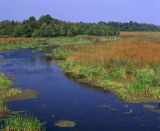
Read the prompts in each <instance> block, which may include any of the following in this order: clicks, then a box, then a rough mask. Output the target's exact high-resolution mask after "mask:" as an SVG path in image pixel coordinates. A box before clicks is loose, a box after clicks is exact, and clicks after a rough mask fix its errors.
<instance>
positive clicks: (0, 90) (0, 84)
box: [0, 73, 22, 98]
mask: <svg viewBox="0 0 160 131" xmlns="http://www.w3.org/2000/svg"><path fill="white" fill-rule="evenodd" d="M12 85H13V82H12V81H11V80H10V79H9V78H8V77H7V76H6V75H4V74H2V73H0V98H5V97H9V96H13V95H18V94H21V93H22V90H21V89H18V88H11V86H12Z"/></svg>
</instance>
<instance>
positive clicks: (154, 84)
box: [60, 61, 160, 101]
mask: <svg viewBox="0 0 160 131" xmlns="http://www.w3.org/2000/svg"><path fill="white" fill-rule="evenodd" d="M113 63H114V62H113V61H112V65H113V66H108V65H107V66H99V65H97V66H87V65H83V64H80V63H77V62H71V61H64V62H62V63H61V64H60V65H61V67H62V69H63V71H64V72H65V73H67V74H69V75H70V76H72V77H75V78H77V79H78V80H81V82H87V83H89V84H91V85H94V86H97V87H99V88H101V89H104V90H110V91H112V92H114V93H116V94H117V95H118V96H119V97H120V98H121V99H123V100H126V101H145V100H148V101H154V100H155V101H156V100H158V99H159V98H160V88H159V87H160V71H159V68H160V66H157V67H156V68H153V67H152V66H150V67H146V68H140V67H134V70H132V71H130V70H129V69H128V68H127V67H128V66H129V65H130V64H131V63H129V62H124V61H123V62H122V61H121V62H120V61H117V62H116V63H119V64H115V63H114V64H115V66H114V64H113ZM110 64H111V63H110ZM116 65H117V66H116ZM132 66H134V65H132ZM132 66H131V67H132ZM128 75H130V76H131V77H132V79H131V80H129V81H127V80H125V79H124V80H123V78H126V77H127V76H128Z"/></svg>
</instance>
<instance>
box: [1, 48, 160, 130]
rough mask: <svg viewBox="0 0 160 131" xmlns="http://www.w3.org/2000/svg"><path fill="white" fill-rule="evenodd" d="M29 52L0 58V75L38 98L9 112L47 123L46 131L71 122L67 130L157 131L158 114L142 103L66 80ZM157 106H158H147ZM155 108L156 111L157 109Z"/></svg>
mask: <svg viewBox="0 0 160 131" xmlns="http://www.w3.org/2000/svg"><path fill="white" fill-rule="evenodd" d="M31 52H32V51H31V50H29V49H25V50H21V51H12V52H11V53H10V52H9V53H6V54H3V55H0V57H3V59H5V60H6V62H5V63H3V64H1V67H2V68H3V72H5V73H7V74H12V75H14V76H15V78H14V82H15V83H16V85H15V86H16V87H21V88H24V89H26V88H33V89H34V90H37V91H38V92H39V97H38V99H32V100H24V101H17V102H10V103H9V107H10V109H12V110H25V111H27V112H28V113H29V114H32V115H34V116H37V117H38V118H39V119H40V120H42V121H43V122H47V124H46V126H47V130H48V131H51V130H54V131H59V130H64V131H66V129H62V128H58V127H56V126H54V122H56V121H57V120H61V119H65V120H72V121H75V122H76V123H77V125H76V127H74V128H70V129H69V131H125V130H127V131H159V130H160V127H159V126H160V114H159V113H158V112H154V111H153V110H150V109H148V108H144V107H143V104H133V103H132V104H130V103H126V102H121V101H119V100H118V99H117V98H116V97H115V95H113V94H112V93H109V92H103V91H101V90H98V89H96V88H91V87H89V86H86V85H81V84H78V83H76V82H75V81H73V80H71V79H69V78H67V77H66V76H65V75H64V74H63V73H62V71H61V69H60V68H59V66H57V65H49V64H48V63H47V62H45V61H44V60H42V59H40V56H41V55H42V54H41V53H40V54H34V55H33V54H32V53H31ZM150 104H151V105H156V106H157V105H158V103H150ZM159 109H160V108H159V107H156V110H159Z"/></svg>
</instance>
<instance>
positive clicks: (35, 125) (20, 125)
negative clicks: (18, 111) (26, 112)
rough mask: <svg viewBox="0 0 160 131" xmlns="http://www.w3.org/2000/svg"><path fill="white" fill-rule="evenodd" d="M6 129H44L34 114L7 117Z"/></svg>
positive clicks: (29, 130) (40, 130) (15, 130)
mask: <svg viewBox="0 0 160 131" xmlns="http://www.w3.org/2000/svg"><path fill="white" fill-rule="evenodd" d="M4 125H5V130H14V131H22V130H25V131H44V130H45V129H44V128H43V127H42V124H41V123H40V121H39V120H38V119H37V118H35V117H32V116H22V115H16V116H11V117H9V118H7V119H5V122H4Z"/></svg>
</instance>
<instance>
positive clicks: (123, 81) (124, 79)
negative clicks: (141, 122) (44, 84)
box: [46, 32, 160, 102]
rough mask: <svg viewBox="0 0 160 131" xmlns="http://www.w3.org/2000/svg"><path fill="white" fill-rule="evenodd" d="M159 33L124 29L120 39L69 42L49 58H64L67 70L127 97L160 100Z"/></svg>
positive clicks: (54, 51)
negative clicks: (79, 43) (126, 30)
mask: <svg viewBox="0 0 160 131" xmlns="http://www.w3.org/2000/svg"><path fill="white" fill-rule="evenodd" d="M159 36H160V34H159V33H156V32H155V33H149V32H148V33H147V32H144V33H138V32H137V33H132V32H131V33H126V32H122V33H121V35H120V36H119V38H117V39H118V40H117V41H112V39H111V41H109V42H97V43H96V44H90V45H87V44H86V45H67V46H62V47H59V48H56V49H53V51H52V52H53V53H50V54H46V57H47V58H48V57H49V58H50V59H51V58H57V59H64V62H62V63H60V65H61V67H62V68H63V70H64V72H66V73H67V74H69V75H71V76H73V77H76V78H78V79H81V81H84V82H87V83H90V84H91V85H95V86H97V87H100V88H102V89H104V90H110V91H112V92H115V93H116V94H117V95H118V96H119V97H120V98H121V99H123V100H126V101H133V102H136V101H137V102H138V101H139V102H140V101H143V102H144V101H146V102H147V101H159V98H160V89H159V86H160V83H159V80H160V73H159V68H160V66H159V62H160V59H159V58H160V54H159V49H160V46H159V43H160V41H159Z"/></svg>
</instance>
